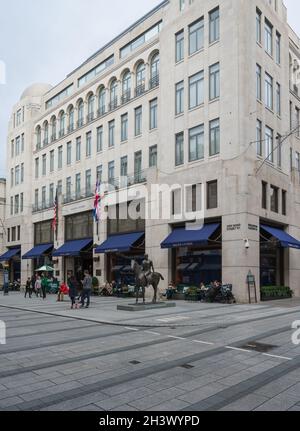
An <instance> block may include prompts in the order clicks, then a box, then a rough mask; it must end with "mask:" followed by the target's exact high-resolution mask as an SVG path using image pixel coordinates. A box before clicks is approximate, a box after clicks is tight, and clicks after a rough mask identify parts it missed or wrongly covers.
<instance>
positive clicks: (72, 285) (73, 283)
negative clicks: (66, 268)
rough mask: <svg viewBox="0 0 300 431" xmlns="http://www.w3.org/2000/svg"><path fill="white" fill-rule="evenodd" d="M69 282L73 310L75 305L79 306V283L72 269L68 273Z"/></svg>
mask: <svg viewBox="0 0 300 431" xmlns="http://www.w3.org/2000/svg"><path fill="white" fill-rule="evenodd" d="M67 283H68V287H69V296H70V300H71V310H73V309H74V307H76V306H77V303H76V297H77V295H78V283H77V280H76V278H75V277H74V275H73V272H72V271H70V272H69V273H68V281H67ZM76 308H77V307H76Z"/></svg>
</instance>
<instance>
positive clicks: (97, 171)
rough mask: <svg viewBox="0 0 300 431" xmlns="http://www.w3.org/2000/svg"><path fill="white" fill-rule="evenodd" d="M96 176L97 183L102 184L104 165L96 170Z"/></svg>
mask: <svg viewBox="0 0 300 431" xmlns="http://www.w3.org/2000/svg"><path fill="white" fill-rule="evenodd" d="M96 176H97V181H99V183H100V184H101V183H102V165H99V166H97V169H96Z"/></svg>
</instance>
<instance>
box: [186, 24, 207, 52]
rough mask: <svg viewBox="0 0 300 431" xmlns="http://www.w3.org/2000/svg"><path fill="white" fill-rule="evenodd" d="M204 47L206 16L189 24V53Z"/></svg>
mask: <svg viewBox="0 0 300 431" xmlns="http://www.w3.org/2000/svg"><path fill="white" fill-rule="evenodd" d="M203 47H204V18H201V19H199V20H198V21H196V22H195V23H194V24H192V25H190V26H189V54H190V55H192V54H194V53H195V52H197V51H199V50H200V49H202V48H203Z"/></svg>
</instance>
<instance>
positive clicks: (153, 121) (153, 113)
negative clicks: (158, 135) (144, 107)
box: [149, 99, 157, 130]
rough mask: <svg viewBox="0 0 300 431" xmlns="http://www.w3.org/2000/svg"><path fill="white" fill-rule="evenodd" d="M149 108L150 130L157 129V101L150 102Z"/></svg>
mask: <svg viewBox="0 0 300 431" xmlns="http://www.w3.org/2000/svg"><path fill="white" fill-rule="evenodd" d="M149 106H150V125H149V128H150V130H153V129H157V99H154V100H151V101H150V103H149Z"/></svg>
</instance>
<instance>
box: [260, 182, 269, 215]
mask: <svg viewBox="0 0 300 431" xmlns="http://www.w3.org/2000/svg"><path fill="white" fill-rule="evenodd" d="M261 186H262V200H261V206H262V208H263V209H264V210H266V209H268V206H267V202H268V184H267V183H265V182H264V181H262V183H261Z"/></svg>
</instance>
